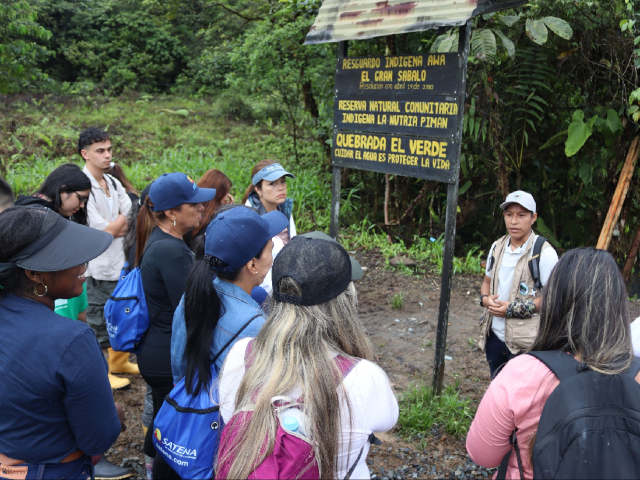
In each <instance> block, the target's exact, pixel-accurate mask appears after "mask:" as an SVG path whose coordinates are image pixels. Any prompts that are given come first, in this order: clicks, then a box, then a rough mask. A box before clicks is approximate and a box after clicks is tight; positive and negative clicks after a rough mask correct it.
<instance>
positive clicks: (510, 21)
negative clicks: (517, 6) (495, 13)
mask: <svg viewBox="0 0 640 480" xmlns="http://www.w3.org/2000/svg"><path fill="white" fill-rule="evenodd" d="M518 20H520V16H519V15H505V16H504V17H500V21H501V22H502V23H503V24H505V25H506V26H507V27H512V26H513V25H514V24H515V23H516V22H517V21H518Z"/></svg>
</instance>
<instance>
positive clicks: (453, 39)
mask: <svg viewBox="0 0 640 480" xmlns="http://www.w3.org/2000/svg"><path fill="white" fill-rule="evenodd" d="M457 49H458V35H448V36H444V38H443V39H442V40H441V41H440V42H439V43H438V46H437V47H436V53H449V52H455V51H456V50H457Z"/></svg>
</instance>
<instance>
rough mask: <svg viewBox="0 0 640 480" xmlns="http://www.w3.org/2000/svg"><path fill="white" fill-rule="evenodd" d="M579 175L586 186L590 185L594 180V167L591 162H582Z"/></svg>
mask: <svg viewBox="0 0 640 480" xmlns="http://www.w3.org/2000/svg"><path fill="white" fill-rule="evenodd" d="M578 175H579V176H580V179H581V180H582V181H583V182H584V184H585V185H589V184H590V183H591V180H592V179H593V167H592V166H591V163H590V162H589V160H586V159H584V160H582V163H581V164H580V168H579V169H578Z"/></svg>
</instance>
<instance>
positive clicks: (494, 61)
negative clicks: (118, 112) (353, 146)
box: [0, 0, 640, 264]
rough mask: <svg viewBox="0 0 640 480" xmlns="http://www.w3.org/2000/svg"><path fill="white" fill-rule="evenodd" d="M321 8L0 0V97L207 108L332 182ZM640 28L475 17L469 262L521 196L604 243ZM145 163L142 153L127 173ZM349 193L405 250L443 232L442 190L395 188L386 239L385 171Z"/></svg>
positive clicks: (562, 243) (568, 243) (467, 185)
mask: <svg viewBox="0 0 640 480" xmlns="http://www.w3.org/2000/svg"><path fill="white" fill-rule="evenodd" d="M320 4H321V2H320V1H319V0H300V1H295V0H293V1H292V0H280V1H276V0H221V1H211V0H180V1H178V0H165V1H158V0H101V1H99V2H98V1H96V0H73V1H67V0H46V1H45V0H29V1H28V2H26V1H23V2H14V1H12V0H0V94H3V95H4V96H3V97H0V100H4V101H6V102H7V104H9V103H10V102H13V101H15V99H16V98H26V97H25V95H30V96H32V97H34V98H45V97H43V96H44V95H47V96H46V99H47V100H46V101H47V102H53V101H56V99H62V98H64V99H67V100H65V101H71V102H79V103H81V104H83V105H86V104H88V103H90V101H89V100H88V99H98V98H101V99H109V98H121V99H134V101H135V100H140V99H141V100H140V101H143V100H144V99H145V98H153V97H151V96H154V97H155V98H157V97H158V96H171V97H183V98H190V99H191V100H192V101H194V100H197V101H203V102H208V104H209V105H212V104H213V105H215V108H216V109H217V110H218V111H219V114H220V115H221V116H224V117H225V118H227V119H229V121H233V122H239V123H244V124H247V125H261V126H262V127H264V128H267V129H269V128H271V129H272V131H273V132H275V131H277V132H278V133H277V134H278V135H280V136H281V137H282V138H283V139H285V140H286V141H287V143H288V145H289V148H288V150H286V152H284V151H283V152H282V154H281V155H282V157H283V158H281V160H283V161H284V162H287V163H288V164H289V163H299V164H301V165H303V166H304V165H307V164H308V163H309V162H315V165H316V168H319V169H320V170H322V171H323V172H325V174H326V178H329V177H328V173H329V172H330V166H329V165H330V164H329V161H330V159H329V143H328V142H330V138H331V127H332V115H333V72H334V69H335V58H336V53H337V46H336V44H323V45H312V46H305V45H303V42H304V38H305V35H306V33H307V32H308V30H309V27H310V26H311V24H312V23H313V20H314V18H315V15H316V13H317V9H318V8H319V6H320ZM638 20H640V0H606V1H605V0H593V1H582V0H580V1H575V0H574V1H568V0H548V1H542V0H533V1H531V2H530V3H529V4H527V5H526V6H523V7H520V8H518V9H514V10H506V11H502V12H498V13H495V14H489V15H484V16H480V17H476V18H474V20H473V34H472V38H471V57H470V61H469V70H468V80H467V94H468V96H467V102H466V109H465V110H466V111H465V118H464V145H463V156H462V159H461V171H460V198H459V213H458V228H457V237H458V243H457V251H458V252H459V253H462V252H466V251H468V250H469V249H470V248H471V247H472V246H479V247H480V248H483V249H486V248H487V247H488V246H489V245H490V243H491V241H492V240H493V239H495V238H496V237H497V236H498V235H500V234H501V233H502V231H503V229H504V227H503V225H502V221H501V217H500V215H499V208H498V205H499V204H500V203H501V201H502V199H503V198H504V197H505V195H506V194H507V192H508V191H510V190H514V189H516V188H521V189H524V190H528V191H530V192H532V193H533V194H534V196H535V197H536V200H537V201H538V205H539V207H538V213H539V220H538V227H537V228H538V230H539V231H540V232H541V233H542V234H544V235H545V236H547V237H548V238H550V239H551V240H552V241H553V242H554V243H555V244H556V246H557V247H559V248H561V249H568V248H572V247H577V246H582V245H595V243H596V241H597V238H598V235H599V232H600V229H601V228H602V224H603V221H604V218H605V216H606V214H607V211H608V208H609V203H610V202H611V198H612V195H613V192H614V190H615V188H616V184H617V181H618V177H619V175H620V171H621V169H622V166H623V163H624V161H625V157H626V155H627V151H628V149H629V145H630V143H631V141H632V139H633V138H634V137H635V136H636V135H638V126H639V121H640V88H639V87H640V80H639V78H638V69H639V68H640V30H639V29H640V25H638V24H637V23H636V22H637V21H638ZM456 48H457V28H454V29H444V28H441V29H438V30H431V31H425V32H417V33H411V34H404V35H397V36H392V37H384V38H376V39H372V40H363V41H353V42H350V45H349V55H353V56H356V55H357V56H364V55H387V54H404V53H419V52H434V51H437V52H446V51H453V50H455V49H456ZM145 95H147V96H148V97H145ZM21 96H22V97H21ZM38 96H40V97H38ZM69 98H71V100H69ZM212 102H213V103H212ZM5 112H6V110H5ZM2 125H3V131H2V133H0V135H1V136H5V139H7V138H8V137H9V135H14V138H15V139H16V140H17V141H18V142H21V141H22V140H21V137H20V135H16V134H17V133H19V132H16V131H15V128H14V130H13V131H12V130H11V127H10V125H9V123H3V124H2ZM276 126H277V130H275V128H276ZM122 133H124V132H122ZM49 140H50V141H52V139H49ZM65 142H67V140H65ZM54 143H55V142H54ZM18 153H19V148H18V147H17V146H16V144H15V142H13V143H12V142H10V141H6V142H4V147H2V146H0V161H1V163H2V165H0V168H1V169H2V170H3V171H4V172H6V170H7V169H8V168H10V165H11V164H12V162H14V163H15V162H19V161H24V158H25V157H24V156H18V157H16V155H17V154H18ZM36 153H37V155H36V156H38V155H41V156H47V155H49V156H55V155H56V153H55V152H54V151H52V152H48V153H45V152H36ZM310 158H312V159H311V160H310ZM141 159H143V154H142V153H138V154H136V153H135V152H131V154H130V155H129V156H128V157H127V158H126V160H125V163H127V162H134V161H137V160H141ZM313 171H315V170H313ZM639 179H640V169H639V167H637V166H636V172H635V174H634V176H633V179H632V182H631V185H630V188H629V192H628V195H627V198H626V201H625V203H624V207H623V209H622V213H621V216H620V221H619V224H618V226H617V228H616V229H615V231H614V239H613V241H612V244H611V246H610V248H609V249H610V251H612V252H613V253H614V254H615V255H616V257H617V258H618V260H619V261H620V263H621V264H622V263H623V262H624V261H625V260H626V257H627V255H628V252H629V249H630V246H631V243H632V241H633V239H634V236H635V235H636V231H637V228H638V225H639V224H640V180H639ZM343 186H344V188H343V192H344V195H355V198H357V199H358V202H359V207H358V208H354V209H353V211H352V212H351V213H350V215H347V216H344V217H343V219H344V222H348V223H349V224H354V223H359V224H362V225H369V226H371V225H377V226H376V227H370V228H376V229H382V230H384V232H385V233H388V234H390V235H391V236H392V237H393V238H394V239H401V240H403V241H404V242H406V243H407V244H411V243H412V242H414V241H415V239H416V238H417V237H416V236H418V237H429V236H433V237H436V238H437V237H438V236H439V234H440V233H441V232H442V231H443V230H444V209H445V204H446V186H445V185H443V184H438V183H436V182H429V181H423V180H417V179H412V178H408V177H395V178H394V177H392V178H391V179H390V184H389V187H390V202H389V225H386V226H385V225H383V224H384V221H383V203H384V198H385V176H384V175H383V174H376V173H369V172H364V171H356V170H351V171H349V172H348V173H347V174H346V175H343ZM327 188H329V184H327ZM327 208H328V205H327ZM382 230H380V231H382Z"/></svg>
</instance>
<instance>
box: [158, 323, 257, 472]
mask: <svg viewBox="0 0 640 480" xmlns="http://www.w3.org/2000/svg"><path fill="white" fill-rule="evenodd" d="M259 316H260V315H256V316H254V317H253V318H251V319H250V320H249V321H248V322H247V323H245V324H244V325H243V326H242V328H241V329H240V330H238V332H236V334H235V335H234V336H233V337H232V338H231V340H229V341H228V342H227V343H226V344H225V346H224V347H222V349H221V350H220V351H219V352H218V354H217V355H216V356H215V357H214V358H213V360H212V361H211V374H212V375H211V379H212V381H211V388H210V389H205V388H202V389H200V392H199V393H198V394H197V395H190V394H188V393H187V389H186V387H185V380H184V378H182V380H180V381H179V382H178V383H177V384H176V386H175V387H173V390H171V392H170V393H169V395H167V396H166V398H165V399H164V403H163V404H162V407H160V411H159V412H158V415H157V416H156V418H155V419H154V421H153V429H154V430H153V436H152V439H153V446H154V447H155V449H156V451H157V452H158V454H159V455H160V456H161V457H162V458H163V459H164V461H165V462H167V464H168V465H169V466H170V467H171V468H173V470H175V471H176V473H177V474H178V475H180V478H185V479H186V478H213V462H214V460H215V458H216V455H217V453H218V444H219V442H220V432H221V431H222V418H221V417H220V397H219V395H218V386H217V378H218V369H217V368H216V366H215V362H216V360H217V359H218V357H219V356H220V355H221V354H222V352H224V351H225V350H226V349H227V348H228V347H229V345H231V344H232V343H233V341H234V340H235V339H236V338H238V335H240V333H242V331H243V330H244V329H245V328H246V327H247V326H248V325H249V324H250V323H251V322H252V321H253V320H255V319H256V318H258V317H259ZM196 378H197V372H196ZM193 384H194V385H195V379H194V383H193Z"/></svg>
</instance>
